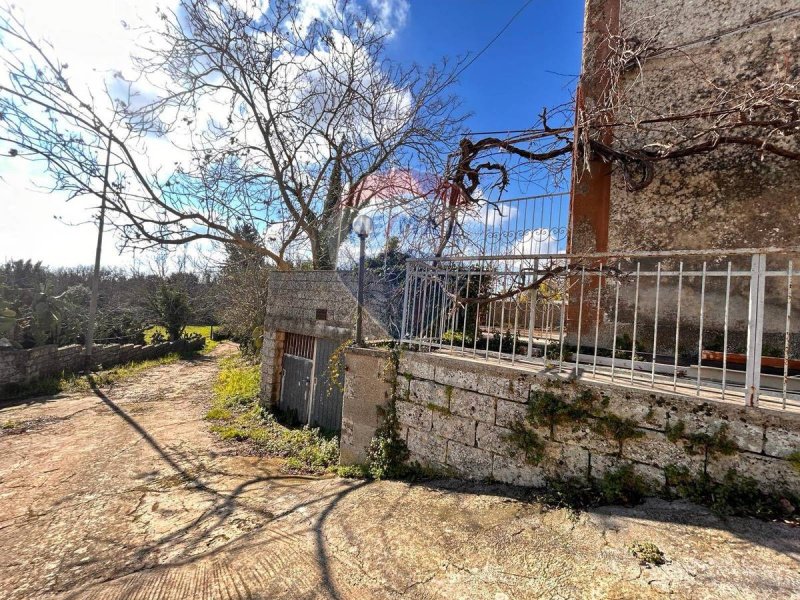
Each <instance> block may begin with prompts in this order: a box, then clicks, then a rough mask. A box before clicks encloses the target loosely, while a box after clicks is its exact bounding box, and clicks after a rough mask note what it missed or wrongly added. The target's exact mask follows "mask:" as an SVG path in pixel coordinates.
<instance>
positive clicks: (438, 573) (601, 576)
mask: <svg viewBox="0 0 800 600" xmlns="http://www.w3.org/2000/svg"><path fill="white" fill-rule="evenodd" d="M231 351H233V349H232V347H231V346H229V345H221V346H219V347H218V348H217V349H216V351H215V353H214V354H213V355H212V356H210V357H204V358H201V359H197V360H193V361H182V362H179V363H177V364H172V365H167V366H163V367H157V368H155V369H153V370H151V371H148V372H146V373H144V374H142V375H141V376H139V377H137V378H136V379H132V380H129V381H127V382H124V383H122V384H118V385H116V386H114V387H113V388H111V389H105V390H101V391H99V392H97V393H96V394H89V395H70V396H65V397H59V398H55V399H42V400H39V401H30V402H27V403H22V404H18V405H15V406H4V407H2V408H0V422H6V421H8V420H13V421H15V422H18V423H21V424H24V427H23V429H26V431H25V432H24V433H15V434H9V433H0V549H2V551H1V552H0V597H2V598H9V599H15V600H16V599H28V598H51V597H52V598H125V599H134V598H142V599H144V598H148V599H150V598H152V599H155V598H158V599H172V598H187V599H189V598H191V599H201V598H209V599H210V598H220V599H221V598H226V599H243V598H263V599H273V598H287V599H289V598H291V599H295V598H396V597H400V596H407V597H412V598H447V599H448V600H451V599H455V598H489V599H503V598H539V597H543V598H587V597H591V598H649V597H662V596H663V597H666V596H669V595H672V596H673V597H681V598H712V597H714V598H757V597H763V598H791V597H795V598H800V562H798V559H800V529H792V528H790V527H788V526H784V525H779V524H767V523H761V522H757V521H751V520H739V519H731V520H729V521H727V522H723V521H721V520H719V519H718V518H716V517H714V516H712V515H710V514H708V513H707V512H706V511H705V510H703V509H698V508H697V507H694V506H691V505H688V504H683V503H666V502H661V501H651V502H648V503H647V504H645V505H643V506H641V507H638V508H637V509H634V510H625V509H611V508H609V509H602V510H598V511H593V512H588V513H582V514H580V515H575V514H574V513H572V512H570V511H567V510H547V509H546V508H545V507H543V506H541V505H539V504H535V503H529V502H524V501H520V500H515V499H513V498H511V497H509V495H508V490H507V489H505V488H499V487H491V486H469V485H466V484H457V483H453V482H450V483H448V482H442V483H441V484H435V483H433V484H425V485H409V484H406V483H400V482H380V483H366V482H358V481H348V480H342V479H333V478H328V479H319V478H306V477H294V476H287V475H283V474H281V472H280V461H276V460H267V459H262V458H255V457H243V456H235V455H233V454H232V453H231V450H230V447H228V446H225V445H224V444H221V443H220V442H218V441H217V440H216V439H215V438H214V436H213V435H211V434H210V433H209V431H208V424H207V423H206V422H205V421H203V420H202V416H203V414H204V412H205V411H206V410H207V407H208V404H209V401H210V394H211V384H212V383H213V380H214V377H215V373H216V370H217V361H218V358H219V357H220V356H221V355H223V354H225V353H227V352H231ZM635 540H639V541H650V542H653V543H655V544H656V545H658V546H659V548H661V550H663V551H664V553H665V554H666V556H667V559H668V560H669V562H668V564H667V565H665V566H663V567H658V568H651V569H648V568H643V567H641V566H640V565H639V564H638V561H637V560H636V559H635V558H633V557H632V556H631V554H630V552H629V551H628V549H627V547H628V546H629V545H630V544H631V543H632V542H633V541H635Z"/></svg>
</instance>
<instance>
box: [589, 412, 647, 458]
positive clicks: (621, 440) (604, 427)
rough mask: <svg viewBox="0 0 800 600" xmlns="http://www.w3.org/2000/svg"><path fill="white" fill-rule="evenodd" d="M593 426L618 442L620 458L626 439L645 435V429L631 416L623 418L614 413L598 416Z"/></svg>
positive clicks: (598, 431) (600, 432) (595, 429)
mask: <svg viewBox="0 0 800 600" xmlns="http://www.w3.org/2000/svg"><path fill="white" fill-rule="evenodd" d="M592 428H593V429H594V431H595V432H596V433H599V434H600V435H604V436H606V437H609V438H611V439H613V440H614V441H615V442H617V456H618V457H620V458H621V457H622V450H623V447H624V444H625V442H626V441H628V440H632V439H636V438H640V437H643V436H644V431H642V430H641V429H639V428H637V426H636V421H634V420H633V419H630V418H628V419H623V418H622V417H620V416H618V415H615V414H613V413H606V414H603V415H601V416H600V417H598V418H597V420H596V421H595V423H594V425H593V427H592Z"/></svg>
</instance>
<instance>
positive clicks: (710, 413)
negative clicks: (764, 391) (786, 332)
mask: <svg viewBox="0 0 800 600" xmlns="http://www.w3.org/2000/svg"><path fill="white" fill-rule="evenodd" d="M389 362H390V355H389V352H388V351H378V350H359V349H353V350H348V352H347V355H346V364H347V371H346V376H345V396H344V414H343V419H342V421H343V423H347V424H348V425H347V426H343V428H342V459H343V460H344V461H347V462H350V463H355V462H360V461H363V459H364V452H363V447H364V445H365V443H368V442H369V439H370V437H371V435H372V432H374V429H375V425H376V423H377V419H378V417H377V416H376V415H377V411H378V407H379V406H385V405H386V402H387V399H388V398H389V395H390V393H391V388H392V384H393V383H394V385H396V396H395V398H396V409H397V414H398V417H399V421H400V424H401V426H402V433H401V434H402V437H403V438H404V439H405V440H406V443H407V444H408V448H409V451H410V459H411V460H412V461H417V462H419V463H420V464H422V465H426V466H429V467H434V468H439V469H443V470H445V471H452V472H455V473H456V474H458V475H460V476H463V477H467V478H474V479H492V480H496V481H501V482H505V483H511V484H516V485H524V486H541V485H543V484H544V483H545V480H546V478H548V477H554V476H556V477H567V476H571V477H588V476H592V477H598V476H601V475H602V474H603V473H605V472H607V471H609V470H611V469H614V468H617V467H618V466H620V465H621V464H632V465H633V467H634V469H635V470H636V471H637V472H638V473H639V474H641V475H642V476H643V477H644V478H645V479H646V480H648V481H649V482H650V483H651V484H652V485H653V486H654V487H658V486H662V487H663V485H664V484H665V475H664V471H665V468H666V467H668V466H677V467H687V468H689V469H690V471H691V472H692V473H697V472H698V471H700V470H702V466H703V453H699V454H691V453H688V452H687V451H686V449H685V448H684V444H683V442H682V441H681V440H678V441H677V442H673V441H670V439H669V438H668V433H669V432H670V429H671V428H674V427H675V425H676V424H677V423H679V422H681V423H682V424H683V427H685V430H684V435H686V436H688V435H691V433H692V432H697V431H707V432H709V433H713V432H714V431H716V430H717V429H718V428H719V427H720V425H721V424H726V425H727V433H728V435H729V437H730V438H731V439H732V441H733V442H734V443H735V445H736V450H735V452H734V453H733V454H731V455H719V456H716V457H714V458H713V460H710V461H709V465H708V474H709V475H710V476H711V477H712V479H714V480H721V479H722V478H723V477H724V476H725V474H726V473H727V472H728V470H729V469H731V468H735V469H736V470H737V471H738V473H739V474H741V475H746V476H750V477H753V478H755V479H756V480H757V481H758V482H759V483H760V484H761V485H762V486H763V487H764V489H769V490H774V491H783V490H790V491H792V492H793V493H795V494H800V473H799V472H797V471H796V470H795V469H794V467H793V466H792V464H791V463H790V462H789V461H788V460H787V457H788V456H789V455H790V454H791V453H793V452H796V451H798V450H800V415H798V414H794V413H788V412H778V411H770V410H764V409H746V408H744V407H741V406H739V405H736V404H733V403H726V402H702V401H701V400H699V399H690V398H685V397H680V396H678V395H671V394H661V393H657V394H654V393H650V392H644V391H638V390H634V389H631V388H626V387H622V386H616V385H602V384H595V383H592V384H591V385H590V386H585V385H583V384H582V383H571V382H569V381H566V380H564V379H560V378H556V377H555V376H549V375H547V374H541V373H533V372H531V371H529V370H525V369H520V368H516V367H512V366H510V365H509V366H504V365H498V364H488V363H485V362H482V361H472V360H468V359H463V358H454V357H449V356H443V355H438V354H434V353H424V352H410V351H406V352H403V353H402V354H401V355H400V358H399V366H398V369H397V371H398V372H397V374H396V375H393V377H396V381H394V382H392V381H391V379H392V378H391V377H389V379H388V381H387V369H386V367H387V365H388V364H389ZM388 372H391V371H388ZM584 389H588V390H590V391H593V393H594V394H595V395H597V396H599V397H602V403H603V405H604V408H603V410H604V411H606V412H607V413H608V414H610V413H613V414H614V415H616V416H618V417H620V418H622V419H632V420H633V421H634V422H635V430H636V432H637V433H636V434H635V435H638V436H640V437H632V438H630V439H628V440H626V441H625V443H624V446H623V449H622V455H621V456H619V445H618V443H617V442H616V441H615V440H614V439H611V438H609V437H607V436H603V435H600V434H598V433H597V432H596V427H593V426H592V425H593V423H592V422H591V421H590V422H576V423H566V424H562V425H559V426H557V427H556V429H555V435H554V436H553V439H549V438H550V436H549V430H548V429H547V428H535V429H534V431H535V432H536V434H537V435H538V436H539V438H540V439H541V440H542V441H544V442H545V446H544V458H543V460H541V462H540V463H538V464H530V463H529V462H527V461H526V459H525V456H524V454H523V452H522V451H521V450H520V448H519V447H517V446H515V445H514V444H513V443H510V442H509V439H508V438H509V436H510V435H511V434H512V429H511V427H512V426H513V425H514V424H515V423H517V422H523V421H524V420H525V418H526V415H527V412H528V406H529V399H530V396H531V393H532V392H535V391H537V390H539V391H542V390H551V391H553V392H555V393H562V394H564V395H565V396H568V397H574V396H575V395H577V394H578V393H580V391H581V390H584ZM370 428H371V429H370Z"/></svg>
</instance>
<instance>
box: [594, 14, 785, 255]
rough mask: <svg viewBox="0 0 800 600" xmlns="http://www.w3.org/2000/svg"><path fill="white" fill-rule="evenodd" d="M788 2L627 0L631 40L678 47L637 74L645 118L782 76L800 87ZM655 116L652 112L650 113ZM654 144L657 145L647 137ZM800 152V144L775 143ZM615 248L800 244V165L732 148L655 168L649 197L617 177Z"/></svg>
mask: <svg viewBox="0 0 800 600" xmlns="http://www.w3.org/2000/svg"><path fill="white" fill-rule="evenodd" d="M787 8H788V5H787V3H786V2H785V1H783V0H755V1H752V2H739V1H736V0H704V1H700V2H698V1H688V0H672V1H671V2H667V3H664V2H656V1H655V0H648V1H642V0H622V1H621V10H620V22H621V25H622V27H623V28H624V29H625V35H626V36H634V37H638V38H639V39H646V37H645V36H647V35H648V34H650V33H652V31H654V30H656V29H661V33H660V34H659V38H658V45H659V47H662V48H674V50H669V51H666V52H665V53H664V54H662V55H659V56H657V57H654V58H652V59H649V60H647V61H646V62H645V63H644V67H643V71H642V73H641V74H639V73H638V72H636V70H633V71H632V72H631V73H630V74H629V75H628V79H629V81H626V82H625V84H627V85H630V80H631V79H632V78H634V77H640V79H639V81H638V83H636V84H635V85H634V86H633V90H634V92H633V94H632V96H631V100H630V104H631V105H635V106H639V107H646V108H639V109H634V112H635V113H638V114H637V116H640V117H644V116H645V114H644V113H645V111H647V112H649V113H650V114H651V115H652V114H670V113H687V112H691V111H694V110H698V109H703V107H705V106H708V105H709V103H710V102H711V101H712V100H713V98H715V97H717V96H718V95H719V94H721V93H722V90H725V89H726V88H727V89H737V90H743V89H746V87H747V86H748V85H757V84H758V80H759V79H760V78H763V79H765V80H767V81H768V80H770V79H771V78H773V77H775V76H776V75H777V74H778V73H781V72H782V73H784V74H786V75H789V76H790V77H791V78H793V79H794V81H798V80H800V14H797V13H796V11H795V14H794V15H793V16H787V17H783V18H781V17H780V15H785V14H787V13H788V12H790V11H787ZM650 111H652V112H650ZM643 141H650V140H643ZM775 141H776V142H777V143H778V144H782V145H786V146H787V147H793V148H795V149H797V148H798V143H797V142H796V141H794V142H788V141H781V140H780V139H776V140H775ZM611 185H612V187H611V215H610V216H611V218H610V226H609V238H610V239H609V248H610V249H611V250H618V249H636V250H649V249H673V248H674V249H685V248H691V249H695V248H736V247H745V248H746V247H755V248H760V247H767V246H797V245H800V163H798V162H797V161H792V160H789V159H788V158H781V157H776V156H774V155H765V157H764V158H763V160H762V157H761V155H760V153H759V151H758V149H745V148H742V147H733V146H727V147H725V148H720V149H718V150H716V151H714V152H711V153H709V154H706V155H703V156H695V157H689V158H685V159H677V160H675V161H670V162H669V163H661V164H659V165H657V166H656V173H655V179H654V181H653V183H652V184H650V185H649V186H648V187H647V188H645V189H644V190H641V191H639V192H632V191H628V190H627V189H626V188H625V184H624V182H623V180H622V176H621V174H620V173H619V172H618V171H617V172H615V173H614V174H613V176H612V184H611Z"/></svg>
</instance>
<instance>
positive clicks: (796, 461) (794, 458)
mask: <svg viewBox="0 0 800 600" xmlns="http://www.w3.org/2000/svg"><path fill="white" fill-rule="evenodd" d="M786 460H788V461H789V464H790V465H792V468H793V469H794V470H795V471H797V472H798V473H800V450H795V451H794V452H792V453H791V454H790V455H789V456H787V457H786Z"/></svg>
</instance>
